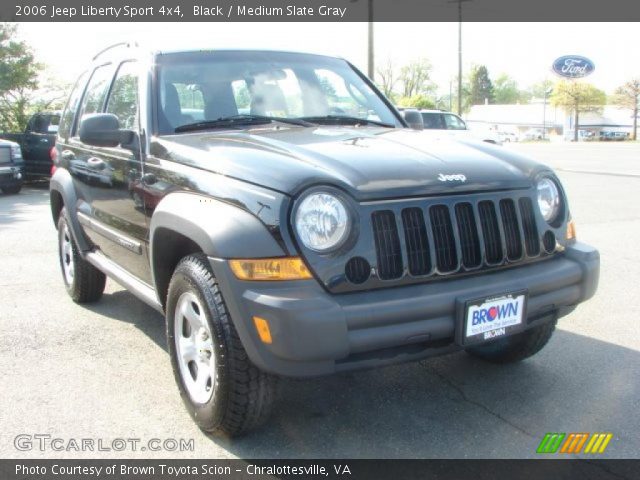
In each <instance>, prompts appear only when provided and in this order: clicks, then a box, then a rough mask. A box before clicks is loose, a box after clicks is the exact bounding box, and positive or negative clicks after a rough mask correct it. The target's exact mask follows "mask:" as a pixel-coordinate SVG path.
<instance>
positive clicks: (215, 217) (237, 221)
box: [149, 192, 287, 287]
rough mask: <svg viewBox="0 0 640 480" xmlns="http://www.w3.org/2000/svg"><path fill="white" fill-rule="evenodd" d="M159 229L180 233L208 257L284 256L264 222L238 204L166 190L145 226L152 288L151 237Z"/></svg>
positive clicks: (153, 266)
mask: <svg viewBox="0 0 640 480" xmlns="http://www.w3.org/2000/svg"><path fill="white" fill-rule="evenodd" d="M160 229H166V230H172V231H175V232H177V233H179V234H181V235H183V236H184V237H186V238H188V239H189V240H191V241H192V242H194V243H195V244H196V245H198V247H199V248H200V249H201V250H202V252H203V253H204V254H205V255H207V256H208V257H213V258H220V259H229V258H265V257H283V256H286V255H287V252H285V251H284V250H283V249H282V247H281V246H280V245H279V244H278V242H277V241H276V239H275V238H274V237H273V235H272V234H271V233H270V232H269V230H268V229H267V227H266V226H265V224H264V223H262V222H261V221H260V220H259V219H258V218H257V217H256V216H255V215H253V214H251V213H250V212H248V211H246V210H244V209H242V208H241V207H239V206H237V205H232V204H230V203H227V202H224V201H221V200H218V199H215V198H211V197H207V196H205V195H201V194H197V193H189V192H176V193H170V194H169V195H167V196H166V197H164V198H163V199H162V200H161V201H160V203H159V204H158V206H157V207H156V208H155V210H154V212H153V215H152V217H151V223H150V225H149V257H150V261H151V265H152V268H151V275H152V279H153V283H154V285H155V286H156V287H157V278H156V267H155V261H154V258H155V257H154V245H155V241H154V240H155V239H154V237H155V234H156V232H158V231H159V230H160Z"/></svg>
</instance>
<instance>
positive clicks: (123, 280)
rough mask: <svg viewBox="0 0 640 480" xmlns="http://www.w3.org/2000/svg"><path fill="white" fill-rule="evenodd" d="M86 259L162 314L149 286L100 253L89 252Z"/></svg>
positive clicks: (160, 307)
mask: <svg viewBox="0 0 640 480" xmlns="http://www.w3.org/2000/svg"><path fill="white" fill-rule="evenodd" d="M86 259H87V261H89V263H91V264H92V265H93V266H94V267H96V268H97V269H98V270H100V271H101V272H103V273H104V274H105V275H107V276H108V277H109V278H111V279H113V280H115V281H116V282H118V283H119V284H120V285H122V286H123V287H124V288H126V289H127V290H129V291H130V292H131V293H133V294H134V295H135V296H136V297H138V298H139V299H140V300H142V301H143V302H144V303H146V304H147V305H149V306H150V307H153V308H155V309H156V310H157V311H158V312H160V313H164V312H163V310H162V305H161V304H160V302H159V301H158V298H157V297H156V292H155V291H154V290H153V288H151V287H150V286H149V285H147V284H146V283H144V282H142V281H141V280H139V279H137V278H136V277H134V276H133V275H131V274H130V273H129V272H127V271H126V270H124V269H123V268H121V267H119V266H118V265H116V264H115V263H113V262H112V261H111V260H109V259H108V258H107V257H105V256H104V255H103V254H102V253H100V252H90V253H88V254H87V255H86Z"/></svg>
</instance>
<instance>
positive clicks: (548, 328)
mask: <svg viewBox="0 0 640 480" xmlns="http://www.w3.org/2000/svg"><path fill="white" fill-rule="evenodd" d="M555 328H556V321H555V320H553V321H551V322H547V323H544V324H542V325H539V326H537V327H534V328H531V329H529V330H525V331H524V332H521V333H517V334H515V335H512V336H509V337H505V338H501V339H500V340H496V341H493V342H490V343H487V344H485V345H481V346H478V347H469V348H467V349H466V351H467V353H468V354H470V355H472V356H474V357H478V358H481V359H483V360H486V361H488V362H492V363H514V362H519V361H521V360H524V359H525V358H529V357H530V356H532V355H535V354H536V353H538V352H539V351H540V350H542V348H543V347H544V346H545V345H546V344H547V342H548V341H549V339H551V336H552V335H553V331H554V330H555Z"/></svg>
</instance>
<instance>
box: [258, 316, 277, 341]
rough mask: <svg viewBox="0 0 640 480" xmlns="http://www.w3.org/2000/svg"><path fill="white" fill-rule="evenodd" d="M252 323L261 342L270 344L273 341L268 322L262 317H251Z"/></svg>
mask: <svg viewBox="0 0 640 480" xmlns="http://www.w3.org/2000/svg"><path fill="white" fill-rule="evenodd" d="M253 323H254V324H255V326H256V330H257V331H258V336H259V337H260V340H262V343H269V344H271V343H272V342H273V339H272V338H271V330H270V329H269V322H267V321H266V320H265V319H264V318H260V317H253Z"/></svg>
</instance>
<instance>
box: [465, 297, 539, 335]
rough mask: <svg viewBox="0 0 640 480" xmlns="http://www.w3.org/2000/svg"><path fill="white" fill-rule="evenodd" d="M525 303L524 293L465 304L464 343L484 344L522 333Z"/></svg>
mask: <svg viewBox="0 0 640 480" xmlns="http://www.w3.org/2000/svg"><path fill="white" fill-rule="evenodd" d="M526 301H527V294H526V292H517V293H508V294H505V295H497V296H494V297H485V298H482V299H478V300H471V301H469V302H467V303H466V305H465V314H464V335H463V344H465V345H469V344H475V343H480V342H486V341H489V340H493V339H497V338H500V337H504V336H506V335H510V334H512V333H515V332H517V331H519V330H521V329H522V326H523V319H524V318H525V307H526Z"/></svg>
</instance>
